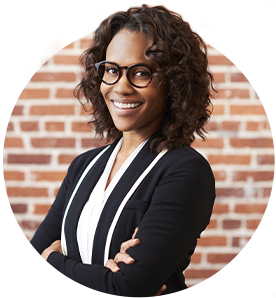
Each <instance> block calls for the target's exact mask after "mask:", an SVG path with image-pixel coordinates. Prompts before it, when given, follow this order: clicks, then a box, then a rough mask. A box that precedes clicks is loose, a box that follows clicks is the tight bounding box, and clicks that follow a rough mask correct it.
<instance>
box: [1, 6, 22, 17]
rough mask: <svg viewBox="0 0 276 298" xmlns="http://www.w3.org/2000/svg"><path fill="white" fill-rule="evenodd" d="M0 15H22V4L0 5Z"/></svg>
mask: <svg viewBox="0 0 276 298" xmlns="http://www.w3.org/2000/svg"><path fill="white" fill-rule="evenodd" d="M0 15H2V16H5V15H7V16H8V15H11V16H22V15H23V7H22V6H0Z"/></svg>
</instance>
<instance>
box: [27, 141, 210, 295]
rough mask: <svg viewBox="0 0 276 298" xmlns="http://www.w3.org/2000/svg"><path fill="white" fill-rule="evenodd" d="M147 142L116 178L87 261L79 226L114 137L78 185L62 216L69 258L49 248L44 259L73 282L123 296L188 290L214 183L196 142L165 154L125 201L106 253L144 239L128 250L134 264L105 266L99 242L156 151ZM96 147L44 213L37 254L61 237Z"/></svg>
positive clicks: (83, 157) (70, 171)
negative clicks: (186, 276)
mask: <svg viewBox="0 0 276 298" xmlns="http://www.w3.org/2000/svg"><path fill="white" fill-rule="evenodd" d="M150 141H151V140H149V141H148V142H147V143H146V144H145V146H144V147H143V148H142V149H141V151H140V152H139V154H138V155H137V156H136V158H135V159H134V160H133V162H132V163H131V165H130V166H129V168H128V169H127V170H126V172H125V173H124V175H123V176H122V177H121V179H120V181H119V182H118V184H117V185H116V186H115V188H114V190H113V192H112V193H111V194H110V196H109V199H108V201H107V202H106V205H105V207H104V209H103V211H102V214H101V216H100V220H99V223H98V226H97V229H96V233H95V238H94V244H93V257H92V258H93V259H92V263H93V264H92V265H87V264H83V263H82V262H81V258H80V253H79V250H78V244H77V238H76V230H77V224H78V220H79V216H80V214H81V211H82V208H83V206H84V204H85V203H86V201H87V200H88V198H89V196H90V193H91V191H92V189H93V187H94V186H95V184H96V183H97V181H98V179H99V178H100V176H101V174H102V172H103V170H104V167H105V165H106V163H107V160H108V158H109V156H110V155H111V153H112V151H113V149H114V148H115V146H116V144H117V142H118V140H116V141H115V142H114V143H113V144H111V146H110V147H109V148H108V149H107V150H106V152H105V153H104V154H103V155H102V156H101V157H100V158H99V160H98V161H97V162H96V163H95V164H94V166H93V167H92V168H91V170H90V171H89V173H88V174H87V175H86V177H85V179H84V180H83V182H82V184H81V185H80V187H79V189H78V191H77V193H76V195H75V198H74V200H73V201H72V204H71V206H70V209H69V211H68V214H67V217H66V220H65V235H66V242H67V252H68V256H64V255H61V254H59V253H58V252H53V253H51V254H50V255H49V257H48V259H47V261H48V262H49V263H50V264H51V265H52V266H54V267H55V268H56V269H57V270H59V271H60V272H62V273H63V274H65V275H66V276H68V277H69V278H71V279H73V280H74V281H76V282H78V283H80V284H82V285H85V286H87V287H89V288H92V289H95V290H98V291H101V292H105V293H110V294H116V295H121V296H136V297H138V296H154V295H155V294H156V293H157V292H158V290H159V289H160V288H161V286H162V285H163V284H166V286H167V289H166V291H165V292H163V294H167V293H172V292H176V291H179V290H182V289H185V288H186V285H185V280H184V276H183V273H182V272H183V270H184V269H186V267H187V266H188V264H189V262H190V256H191V255H192V254H193V252H194V249H195V246H196V244H197V238H199V237H200V233H201V232H202V231H203V230H204V229H205V228H206V226H207V225H208V224H209V220H210V216H211V213H212V208H213V204H214V199H215V183H214V177H213V174H212V170H211V168H210V166H209V164H208V162H207V161H206V160H205V159H204V158H203V157H202V156H201V155H200V154H199V153H198V152H197V151H195V150H194V149H193V148H191V147H188V146H187V147H182V148H179V149H173V150H170V151H169V152H167V153H166V154H165V155H164V156H163V157H162V158H161V159H160V160H159V161H158V163H157V164H156V165H155V166H154V167H153V169H152V170H151V171H150V172H149V173H148V175H147V176H146V177H145V179H144V180H143V181H142V183H141V184H140V185H139V186H138V188H137V189H136V191H135V192H134V194H133V195H132V197H131V198H130V200H129V201H128V202H127V204H126V205H125V207H124V209H123V211H122V213H121V215H120V217H119V220H118V222H117V225H116V227H115V230H114V233H113V236H112V240H111V244H110V251H109V258H114V257H115V255H116V254H117V253H118V252H119V251H120V245H121V244H122V242H124V241H126V240H128V239H130V238H131V236H132V234H133V232H134V229H135V228H136V227H137V226H138V227H139V231H138V233H137V236H136V238H139V239H140V241H141V243H140V244H139V245H137V246H136V247H133V248H130V249H129V250H128V253H129V254H130V255H131V256H132V257H133V258H134V260H135V263H134V264H131V265H126V264H124V263H119V267H120V271H119V272H117V273H112V272H111V271H110V270H109V269H107V268H105V267H104V248H105V242H106V237H107V234H108V230H109V227H110V225H111V223H112V220H113V218H114V215H115V213H116V211H117V209H118V207H119V205H120V203H121V201H122V200H123V198H124V197H125V195H126V194H127V192H128V191H129V189H130V188H131V186H132V185H133V184H134V183H135V181H136V180H137V179H138V178H139V176H140V175H141V174H142V172H143V171H144V170H145V169H146V168H147V166H148V165H149V164H150V163H151V162H152V160H153V159H154V158H155V157H156V154H154V153H152V152H151V151H150V149H149V146H150ZM102 149H103V148H98V149H95V150H91V151H88V152H86V153H84V154H82V155H80V156H78V157H77V158H76V159H75V160H74V161H73V162H72V164H71V165H70V167H69V169H68V173H67V176H66V177H65V179H64V181H63V183H62V185H61V188H60V190H59V192H58V194H57V197H56V200H55V202H54V203H53V205H52V207H51V209H50V211H49V213H48V214H47V216H46V218H45V219H44V221H43V222H42V224H41V225H40V226H39V228H38V230H37V231H36V233H35V235H34V237H33V239H32V240H31V244H32V245H33V246H34V248H35V249H36V250H37V251H38V252H39V253H40V254H41V253H42V252H43V250H44V249H45V248H47V247H48V246H50V245H51V244H52V242H54V241H55V240H58V239H60V238H61V224H62V218H63V214H64V211H65V208H66V206H67V203H68V201H69V198H70V196H71V193H72V192H73V190H74V188H75V185H76V184H77V182H78V180H79V178H80V176H81V174H82V173H83V171H84V169H85V168H86V167H87V165H88V164H89V163H90V161H91V160H92V159H93V158H94V157H95V156H96V155H97V154H98V153H99V152H100V151H101V150H102Z"/></svg>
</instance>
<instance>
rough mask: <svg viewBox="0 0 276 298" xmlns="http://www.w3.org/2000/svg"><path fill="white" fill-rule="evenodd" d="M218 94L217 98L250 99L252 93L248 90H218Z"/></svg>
mask: <svg viewBox="0 0 276 298" xmlns="http://www.w3.org/2000/svg"><path fill="white" fill-rule="evenodd" d="M217 91H218V93H217V94H216V95H215V96H214V97H215V98H223V99H230V98H246V99H247V98H249V96H250V93H249V90H248V89H217Z"/></svg>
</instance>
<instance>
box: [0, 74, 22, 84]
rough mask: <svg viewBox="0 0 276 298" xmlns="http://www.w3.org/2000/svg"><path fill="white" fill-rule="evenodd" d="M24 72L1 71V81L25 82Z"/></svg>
mask: <svg viewBox="0 0 276 298" xmlns="http://www.w3.org/2000/svg"><path fill="white" fill-rule="evenodd" d="M24 77H25V73H24V72H1V73H0V82H24V80H25V78H24Z"/></svg>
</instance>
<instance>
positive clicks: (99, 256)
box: [92, 139, 156, 264]
mask: <svg viewBox="0 0 276 298" xmlns="http://www.w3.org/2000/svg"><path fill="white" fill-rule="evenodd" d="M150 143H151V139H150V140H148V142H147V143H146V144H145V145H144V147H143V148H142V149H141V151H140V152H139V153H138V155H137V156H136V157H135V159H134V160H133V161H132V163H131V164H130V166H129V167H128V168H127V170H126V171H125V173H124V174H123V176H122V177H121V179H120V180H119V182H118V183H117V185H116V186H115V188H114V189H113V191H112V193H111V194H110V196H109V198H108V200H107V202H106V204H105V206H104V209H103V211H102V214H101V217H100V219H99V222H98V226H97V229H96V232H95V236H94V242H93V254H92V264H103V262H104V250H105V243H106V238H107V234H108V231H109V228H110V225H111V223H112V221H113V218H114V216H115V214H116V212H117V209H118V207H119V206H120V204H121V202H122V200H123V199H124V197H125V196H126V194H127V193H128V191H129V190H130V188H131V187H132V185H133V184H134V183H135V181H136V180H137V179H138V178H139V177H140V175H141V174H142V173H143V171H144V170H145V169H146V168H147V166H148V165H149V164H150V163H151V162H152V161H153V159H154V158H155V157H156V154H154V153H152V152H151V151H150Z"/></svg>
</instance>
